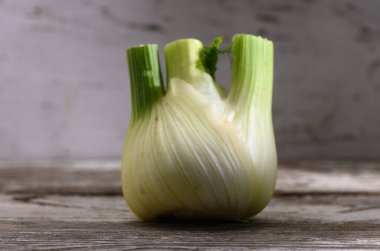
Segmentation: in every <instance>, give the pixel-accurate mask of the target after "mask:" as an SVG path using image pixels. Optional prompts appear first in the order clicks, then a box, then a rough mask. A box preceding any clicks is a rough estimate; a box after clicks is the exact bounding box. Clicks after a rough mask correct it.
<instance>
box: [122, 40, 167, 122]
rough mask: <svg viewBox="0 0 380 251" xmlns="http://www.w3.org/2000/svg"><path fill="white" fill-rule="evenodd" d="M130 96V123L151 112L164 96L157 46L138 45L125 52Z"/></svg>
mask: <svg viewBox="0 0 380 251" xmlns="http://www.w3.org/2000/svg"><path fill="white" fill-rule="evenodd" d="M127 60H128V68H129V77H130V81H131V96H132V122H134V121H135V120H137V119H138V118H140V117H142V116H144V115H145V114H147V113H149V112H150V111H151V108H152V106H153V104H154V103H155V102H156V101H157V100H159V99H160V98H161V97H162V96H163V95H164V89H163V83H162V75H161V69H160V61H159V56H158V46H157V45H156V44H149V45H140V46H136V47H132V48H130V49H128V50H127Z"/></svg>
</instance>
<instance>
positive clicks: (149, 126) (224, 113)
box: [121, 34, 277, 220]
mask: <svg viewBox="0 0 380 251" xmlns="http://www.w3.org/2000/svg"><path fill="white" fill-rule="evenodd" d="M220 43H221V38H217V39H215V40H214V42H213V43H212V44H211V45H210V46H209V47H205V46H204V45H203V44H202V42H200V41H198V40H196V39H181V40H176V41H174V42H171V43H169V44H168V45H166V47H165V59H166V69H167V73H166V76H167V89H166V90H164V87H163V83H162V77H161V70H160V66H159V58H158V48H157V45H153V44H149V45H140V46H136V47H132V48H130V49H128V50H127V58H128V64H129V72H130V80H131V95H132V116H131V121H130V125H129V128H128V132H127V137H126V141H125V146H124V151H123V157H122V169H121V178H122V188H123V194H124V197H125V200H126V202H127V204H128V205H129V207H130V209H131V210H132V211H133V212H134V213H135V214H136V215H137V216H138V217H139V218H140V219H142V220H152V219H156V218H159V217H162V216H168V215H180V216H190V217H195V218H206V219H209V218H211V219H223V220H235V219H242V218H247V217H250V216H253V215H255V214H257V213H258V212H260V211H261V210H262V209H263V208H264V207H265V206H266V205H267V203H268V202H269V200H270V199H271V197H272V194H273V191H274V186H275V180H276V173H277V156H276V146H275V140H274V134H273V127H272V115H271V109H272V108H271V106H272V80H273V44H272V42H270V41H268V40H266V39H263V38H261V37H256V36H252V35H247V34H237V35H235V36H234V37H233V40H232V44H231V47H230V48H229V53H230V54H231V56H232V83H231V88H230V92H229V94H228V95H226V94H225V93H224V91H223V89H222V88H221V87H220V86H219V84H218V83H217V82H216V80H215V70H216V63H217V59H218V54H219V53H220V50H219V45H220Z"/></svg>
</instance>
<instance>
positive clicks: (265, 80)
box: [227, 34, 273, 116]
mask: <svg viewBox="0 0 380 251" xmlns="http://www.w3.org/2000/svg"><path fill="white" fill-rule="evenodd" d="M272 88H273V44H272V42H271V41H269V40H266V39H264V38H261V37H256V36H252V35H246V34H238V35H235V36H234V37H233V40H232V83H231V88H230V93H229V96H228V99H227V101H228V102H229V104H230V105H231V106H232V107H234V108H235V109H236V112H237V113H246V112H249V111H252V109H255V111H256V112H262V114H264V115H265V114H268V115H269V116H270V115H271V106H272Z"/></svg>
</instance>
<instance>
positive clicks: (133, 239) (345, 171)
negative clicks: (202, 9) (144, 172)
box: [0, 161, 380, 250]
mask: <svg viewBox="0 0 380 251" xmlns="http://www.w3.org/2000/svg"><path fill="white" fill-rule="evenodd" d="M379 166H380V162H331V161H314V162H308V161H304V162H288V163H285V164H283V165H281V166H280V169H279V178H278V182H277V189H276V193H275V196H274V198H273V200H272V201H271V202H270V204H269V205H268V207H267V208H266V209H265V210H264V211H263V212H261V213H260V214H259V215H257V216H256V217H254V218H251V219H249V220H246V221H242V222H230V223H215V222H214V223H212V222H211V223H194V222H193V223H192V222H173V221H171V222H170V221H169V222H152V223H143V222H140V221H139V220H138V219H136V217H135V216H134V215H133V214H132V213H131V212H130V211H129V210H128V208H127V206H126V205H125V203H124V201H123V199H122V197H121V196H120V183H119V174H118V173H119V170H118V162H114V161H102V162H97V161H87V162H71V163H68V162H66V163H63V162H62V163H49V162H45V163H37V164H36V163H13V164H9V163H0V250H31V249H36V250H46V249H48V250H52V249H57V250H67V249H107V250H120V249H124V250H125V249H133V250H149V249H155V250H168V249H172V250H203V249H207V250H251V249H258V250H300V249H307V250H319V249H325V250H332V249H342V250H348V249H353V250H365V249H367V250H379V249H380V168H379ZM31 167H33V168H31Z"/></svg>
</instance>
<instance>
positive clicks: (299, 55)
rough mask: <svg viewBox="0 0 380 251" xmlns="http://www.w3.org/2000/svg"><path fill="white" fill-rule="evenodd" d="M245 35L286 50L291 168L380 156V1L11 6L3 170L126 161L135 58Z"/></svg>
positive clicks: (4, 36)
mask: <svg viewBox="0 0 380 251" xmlns="http://www.w3.org/2000/svg"><path fill="white" fill-rule="evenodd" d="M240 32H244V33H251V34H257V35H261V36H264V37H267V38H269V39H271V40H273V41H274V43H275V81H274V98H273V101H274V106H273V119H274V126H275V134H276V140H277V146H278V153H279V158H280V160H299V159H376V158H379V157H380V153H379V152H380V1H378V0H361V1H357V0H352V1H351V0H325V1H323V0H318V1H316V0H315V1H313V0H304V1H301V0H272V1H266V0H260V1H259V0H255V1H254V0H238V1H223V0H209V1H201V0H193V1H189V0H188V1H186V0H176V1H174V0H171V1H170V0H154V1H153V0H145V1H137V0H135V1H133V0H125V1H123V0H107V1H105V0H103V1H101V0H66V1H57V0H56V1H53V0H0V161H24V160H41V159H42V160H82V159H119V158H120V156H121V151H122V146H123V141H124V137H125V134H126V129H127V127H128V123H129V116H130V92H129V88H130V87H129V76H128V71H127V64H126V60H125V49H126V48H128V47H130V46H133V45H136V44H141V43H157V44H158V45H159V46H160V47H161V59H163V54H162V52H163V46H164V45H165V44H166V43H168V42H170V41H172V40H174V39H178V38H187V37H193V38H198V39H200V40H202V41H203V42H205V43H210V42H211V41H212V39H213V38H214V37H216V36H220V35H223V36H224V38H225V43H224V46H226V45H227V44H228V43H229V41H230V40H231V37H232V36H233V35H234V34H235V33H240ZM217 79H218V81H219V82H220V83H221V84H223V85H224V86H225V87H226V89H228V85H229V82H230V65H229V59H228V58H221V61H220V63H219V71H218V73H217Z"/></svg>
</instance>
